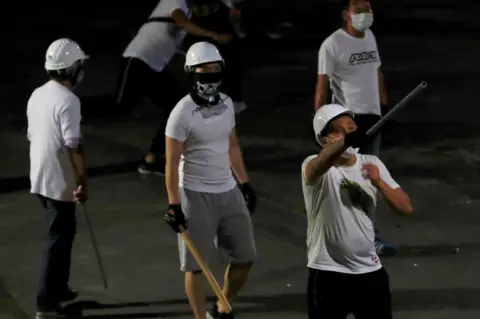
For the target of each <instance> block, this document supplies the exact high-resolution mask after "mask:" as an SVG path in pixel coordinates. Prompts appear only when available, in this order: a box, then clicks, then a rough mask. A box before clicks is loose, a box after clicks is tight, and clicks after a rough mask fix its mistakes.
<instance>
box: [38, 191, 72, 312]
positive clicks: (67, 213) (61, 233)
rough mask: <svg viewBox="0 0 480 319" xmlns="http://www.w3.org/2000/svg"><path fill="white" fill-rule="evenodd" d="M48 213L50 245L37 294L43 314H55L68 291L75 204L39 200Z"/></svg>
mask: <svg viewBox="0 0 480 319" xmlns="http://www.w3.org/2000/svg"><path fill="white" fill-rule="evenodd" d="M39 198H40V201H41V203H42V206H43V208H44V209H45V214H46V221H47V226H48V232H47V241H46V246H45V251H44V253H43V262H42V265H41V271H40V283H39V286H38V293H37V308H38V310H39V311H49V310H54V309H55V308H56V307H57V305H58V303H59V301H60V298H61V296H62V295H63V294H64V293H65V292H66V291H68V289H69V288H68V281H69V279H70V264H71V254H72V245H73V241H74V239H75V234H76V229H77V223H76V220H75V204H74V203H73V202H60V201H57V200H53V199H50V198H46V197H43V196H39Z"/></svg>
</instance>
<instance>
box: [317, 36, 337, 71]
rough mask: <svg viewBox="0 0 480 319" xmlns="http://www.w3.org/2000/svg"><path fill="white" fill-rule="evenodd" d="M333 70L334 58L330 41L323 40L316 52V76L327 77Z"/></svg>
mask: <svg viewBox="0 0 480 319" xmlns="http://www.w3.org/2000/svg"><path fill="white" fill-rule="evenodd" d="M334 70H335V57H334V54H333V48H332V44H331V42H330V41H328V39H327V40H325V41H324V42H323V43H322V45H321V46H320V50H318V74H319V75H321V74H325V75H328V76H329V77H330V76H331V75H332V74H333V72H334Z"/></svg>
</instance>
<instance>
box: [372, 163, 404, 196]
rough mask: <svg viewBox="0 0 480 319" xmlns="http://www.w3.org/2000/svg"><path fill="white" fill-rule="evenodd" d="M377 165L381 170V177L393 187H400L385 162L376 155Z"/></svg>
mask: <svg viewBox="0 0 480 319" xmlns="http://www.w3.org/2000/svg"><path fill="white" fill-rule="evenodd" d="M375 165H376V166H377V167H378V171H379V172H380V178H381V179H382V180H383V181H384V182H385V183H386V184H387V185H388V186H390V187H391V188H393V189H395V188H400V185H399V184H398V183H397V182H396V181H395V180H394V179H393V177H392V176H391V175H390V172H389V171H388V169H387V167H385V164H383V162H382V161H381V160H380V159H379V158H378V157H375Z"/></svg>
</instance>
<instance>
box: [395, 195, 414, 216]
mask: <svg viewBox="0 0 480 319" xmlns="http://www.w3.org/2000/svg"><path fill="white" fill-rule="evenodd" d="M397 210H398V212H399V214H400V215H403V216H409V215H412V214H413V206H412V204H411V202H410V199H409V198H408V197H407V198H406V199H404V200H403V201H402V203H401V205H398V207H397Z"/></svg>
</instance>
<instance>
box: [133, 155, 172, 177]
mask: <svg viewBox="0 0 480 319" xmlns="http://www.w3.org/2000/svg"><path fill="white" fill-rule="evenodd" d="M138 172H139V173H140V174H145V175H152V174H153V175H159V176H165V160H156V161H154V162H152V163H147V162H146V161H145V159H142V161H141V163H140V165H139V166H138Z"/></svg>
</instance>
